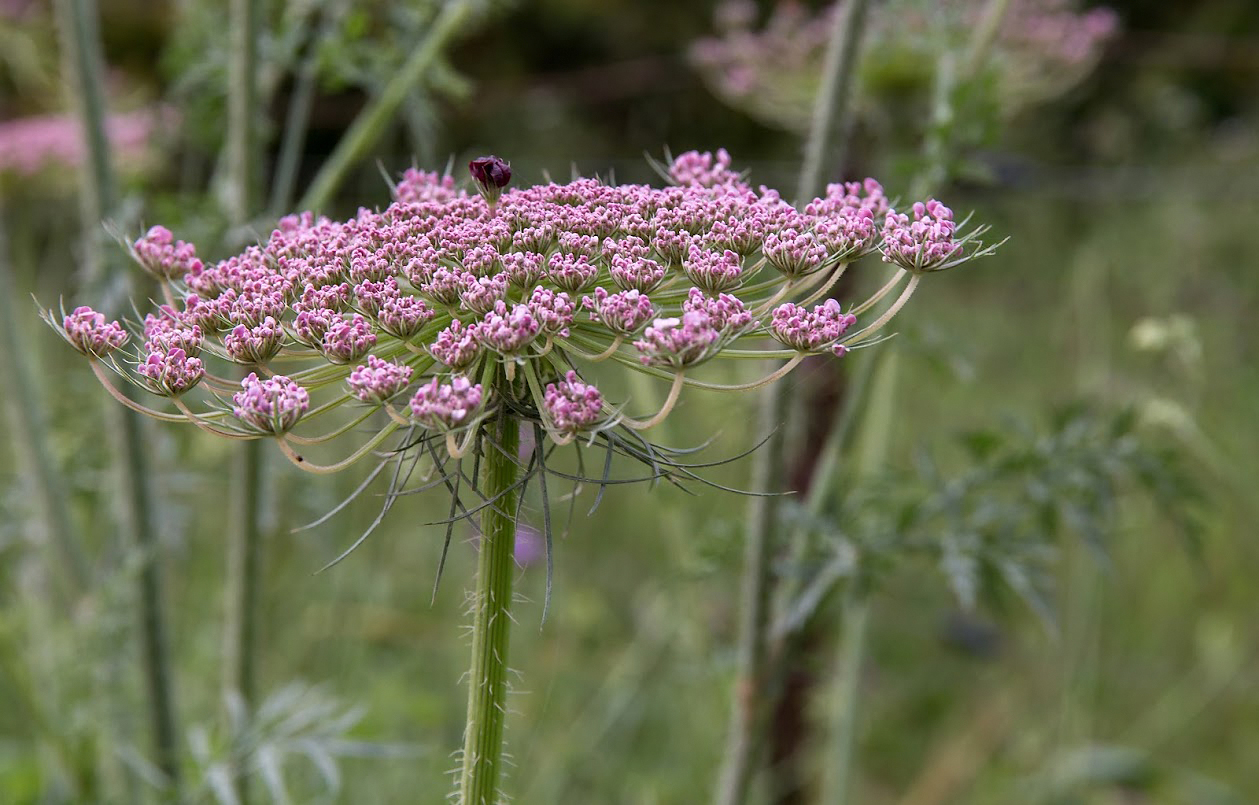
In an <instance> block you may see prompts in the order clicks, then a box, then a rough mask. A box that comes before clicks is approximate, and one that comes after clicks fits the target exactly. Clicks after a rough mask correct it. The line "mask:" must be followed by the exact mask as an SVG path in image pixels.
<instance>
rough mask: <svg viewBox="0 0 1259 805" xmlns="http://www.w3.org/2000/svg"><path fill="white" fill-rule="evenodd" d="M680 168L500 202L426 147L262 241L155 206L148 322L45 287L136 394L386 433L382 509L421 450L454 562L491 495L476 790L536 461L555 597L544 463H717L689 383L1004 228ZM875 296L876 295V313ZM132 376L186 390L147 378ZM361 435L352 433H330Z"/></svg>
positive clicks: (298, 450)
mask: <svg viewBox="0 0 1259 805" xmlns="http://www.w3.org/2000/svg"><path fill="white" fill-rule="evenodd" d="M661 170H662V173H663V174H664V175H665V176H666V177H667V178H668V179H669V181H670V185H669V186H667V187H664V188H654V187H649V186H646V185H607V184H603V183H600V182H598V181H596V180H591V179H578V180H575V181H573V182H570V183H568V184H565V185H559V184H554V183H551V184H546V185H539V186H536V187H530V188H525V189H506V185H507V182H508V180H509V178H510V174H509V172H508V169H507V167H506V163H505V162H504V161H502V160H498V159H497V158H495V157H486V158H483V159H480V160H475V161H474V162H473V173H474V177H475V178H476V180H477V184H478V185H479V186H480V188H481V189H482V191H483V192H486V193H487V194H488V195H489V196H492V197H493V204H491V203H490V202H489V201H488V200H487V199H486V198H483V197H481V196H479V195H475V194H469V193H468V192H466V191H465V190H463V189H460V188H457V187H456V186H455V183H454V182H453V181H452V180H451V179H450V178H449V177H441V176H437V175H436V174H429V173H423V172H420V171H409V172H408V173H407V175H406V176H405V177H404V178H403V180H402V182H400V183H399V185H398V186H397V187H396V188H395V197H396V198H397V199H398V200H396V201H395V202H394V203H393V204H391V205H390V206H389V207H387V208H386V209H384V210H383V211H380V212H372V211H368V210H361V211H360V212H359V214H358V215H357V216H356V217H355V218H353V219H351V220H349V221H344V222H334V221H331V220H329V219H327V218H318V217H316V216H314V215H312V214H310V213H302V214H300V215H293V216H289V217H287V218H284V219H282V220H281V221H280V223H279V226H278V227H277V229H276V230H275V231H274V232H273V233H272V234H271V236H270V237H269V238H268V240H267V241H266V242H265V243H261V244H258V245H255V246H251V247H249V248H247V249H245V250H244V252H242V253H241V254H239V255H236V256H233V257H229V258H228V259H226V260H223V261H221V262H219V263H217V264H214V265H206V264H203V263H202V262H201V261H200V260H197V259H196V258H195V254H194V253H193V251H192V250H191V249H190V248H189V247H188V246H187V244H183V243H180V242H177V241H174V240H173V238H172V237H171V236H170V234H169V233H167V232H165V230H160V229H155V230H154V231H151V232H150V233H149V234H148V235H146V236H145V237H143V238H141V239H140V240H139V241H138V242H137V244H136V246H135V251H136V253H137V254H143V255H149V257H148V259H146V260H144V261H142V262H143V264H144V265H145V266H146V267H149V266H158V267H159V269H158V270H153V269H152V268H150V271H151V273H154V274H155V275H156V276H159V277H160V278H161V279H162V281H163V287H164V298H165V302H166V304H164V305H161V306H160V307H159V308H158V309H157V310H156V311H155V312H153V313H150V314H148V315H147V316H146V318H145V320H144V321H143V322H126V323H125V324H123V323H118V322H108V321H106V320H104V318H103V317H98V315H97V314H95V312H94V311H92V310H90V309H88V308H81V309H78V310H76V311H75V312H74V313H72V314H69V315H63V316H54V315H52V314H51V313H46V317H47V318H48V320H49V322H50V324H52V325H53V326H54V327H55V328H56V329H57V330H58V331H60V332H61V333H62V334H63V336H65V337H66V339H67V340H68V341H69V342H70V343H71V344H72V345H74V346H75V348H76V349H78V350H79V351H80V352H81V353H83V355H84V356H85V357H87V358H88V360H89V362H90V364H91V366H92V368H93V371H94V372H95V374H96V376H97V377H98V378H99V379H100V380H101V382H102V383H103V384H104V385H105V387H106V389H107V390H109V391H110V393H111V394H113V395H114V396H115V397H116V398H117V399H118V400H119V401H120V402H122V403H123V404H124V405H128V406H129V407H132V408H133V409H135V410H138V411H142V412H143V413H146V414H149V415H151V416H154V417H157V418H159V419H163V420H166V421H183V422H191V423H192V424H194V425H195V426H197V427H199V428H201V429H202V430H205V431H207V432H209V433H214V434H216V435H219V436H223V437H226V438H232V439H238V440H255V439H268V440H271V441H273V442H274V443H275V444H276V445H277V446H278V447H279V449H280V451H281V452H282V453H283V454H284V455H285V456H286V457H287V458H288V459H289V460H290V461H291V462H292V463H293V464H294V465H296V466H297V467H299V468H301V469H304V470H306V471H308V472H315V473H328V472H336V471H339V470H341V469H344V468H346V467H349V466H351V465H353V464H355V463H357V462H358V461H360V460H363V459H365V458H368V457H369V456H381V455H383V456H384V459H383V466H388V465H390V464H392V465H394V468H395V469H394V472H393V473H392V477H393V478H394V480H393V481H392V482H391V487H390V491H389V496H388V497H387V499H386V501H387V502H386V509H388V508H389V507H390V506H392V504H393V502H394V501H395V500H396V499H397V497H398V495H400V494H403V493H404V492H407V493H409V492H411V491H414V490H413V489H410V488H406V485H407V483H408V479H409V478H410V477H411V475H412V473H413V471H414V470H415V469H416V468H417V467H418V466H419V465H420V464H421V463H423V464H424V466H425V467H426V469H425V470H424V471H423V473H424V477H425V479H426V480H425V481H424V483H423V484H422V485H421V486H420V487H419V488H420V489H426V488H427V489H431V488H444V489H445V490H446V491H447V493H448V494H449V496H450V517H449V518H448V519H447V520H445V521H443V523H444V524H445V526H446V545H445V547H443V553H442V557H441V560H440V562H439V570H438V573H439V574H440V572H441V571H440V567H441V565H442V564H443V563H444V559H445V551H446V548H447V547H448V546H449V542H450V536H451V528H452V527H453V524H454V523H455V522H456V521H458V520H464V519H470V518H472V517H473V516H476V515H479V516H480V517H481V533H482V535H483V539H482V544H481V549H480V550H481V556H480V560H479V566H478V570H477V582H476V595H475V598H474V601H475V606H474V631H473V659H472V666H471V671H470V677H469V682H468V689H469V704H468V724H467V734H466V737H465V749H464V752H463V756H462V763H463V767H462V773H461V775H460V797H461V799H460V801H461V802H462V803H464V805H489V803H493V802H495V801H497V798H498V796H499V794H498V791H499V785H500V779H499V778H500V765H501V763H500V761H501V757H502V745H503V730H504V726H505V719H506V714H505V705H504V701H505V699H504V697H505V694H506V681H505V676H506V662H507V650H508V645H509V629H510V624H511V615H510V607H511V582H512V573H513V570H512V567H511V555H512V548H513V544H514V535H515V531H516V526H517V523H518V522H519V520H520V509H521V505H522V501H523V500H524V498H525V496H526V494H527V492H528V489H529V488H530V486H535V487H536V489H537V491H538V492H539V493H540V496H541V500H542V506H541V510H542V512H543V517H544V520H545V522H544V526H545V529H544V535H545V537H546V544H547V558H548V585H547V589H548V593H547V597H548V602H549V596H550V527H549V512H548V509H547V501H548V498H547V479H548V478H551V479H562V480H570V481H589V482H591V483H593V484H595V485H597V486H599V487H600V489H601V490H602V489H603V488H605V487H606V486H608V485H611V484H613V483H621V482H624V481H622V480H619V479H617V480H613V479H611V478H610V477H609V470H608V469H605V470H604V473H603V475H602V476H599V477H594V478H588V477H585V476H584V475H573V474H569V473H565V472H562V471H560V470H558V469H556V468H555V466H554V462H553V456H554V453H555V451H556V450H558V449H560V448H564V447H572V448H573V449H575V450H577V451H579V456H580V454H581V452H580V451H582V450H585V449H596V450H599V451H600V452H601V453H602V454H603V455H602V457H601V458H602V463H603V464H604V466H605V467H609V466H610V464H611V461H612V458H613V457H614V456H617V455H620V456H624V457H628V458H631V459H633V460H635V461H637V462H639V463H641V464H642V465H644V466H645V467H646V468H647V471H646V473H645V474H644V475H643V476H642V478H641V479H640V480H656V479H661V478H664V479H667V480H669V481H671V482H675V483H686V482H689V481H699V482H703V479H702V478H701V477H700V476H699V474H698V473H697V472H696V469H697V467H699V466H700V465H696V464H688V463H686V461H685V460H684V453H683V452H682V451H678V450H671V449H668V448H664V447H660V446H658V445H655V444H653V443H652V442H651V441H649V440H648V439H647V438H646V437H645V436H644V435H643V433H644V432H645V431H648V430H650V429H651V428H653V427H655V426H656V425H658V424H659V423H661V422H662V421H664V420H665V418H666V417H667V416H668V415H669V413H670V411H671V410H672V409H673V408H674V406H675V405H676V404H677V402H678V400H679V399H680V397H681V395H682V392H683V390H684V389H686V388H688V387H691V388H702V389H709V390H715V391H725V392H740V391H749V390H753V389H757V388H760V387H762V386H765V385H767V384H769V383H772V382H774V381H776V380H778V379H780V378H781V377H783V376H785V375H786V374H787V373H789V372H790V371H791V370H792V369H793V368H794V367H795V366H797V365H798V364H799V363H800V362H801V361H802V360H803V359H804V357H805V356H807V355H813V354H826V355H833V356H842V355H844V354H846V353H847V352H848V351H850V350H851V349H854V348H858V347H861V346H866V345H869V344H872V343H874V342H875V341H876V340H877V338H878V336H879V333H880V331H881V330H882V329H883V328H884V327H885V326H886V325H887V323H888V322H889V321H890V320H891V317H892V316H893V315H894V313H895V311H896V310H899V309H900V307H901V306H902V305H903V304H904V303H905V301H906V300H907V299H908V298H909V296H910V294H912V293H913V291H914V288H915V287H916V286H917V282H918V278H919V277H920V276H921V275H922V274H923V273H924V272H926V271H929V270H931V269H933V268H941V267H944V266H945V265H946V264H948V265H953V264H956V263H957V262H959V261H962V260H967V259H973V258H975V257H978V256H981V255H984V254H988V253H990V252H991V251H992V248H993V247H984V246H983V244H982V243H980V242H979V241H978V239H977V236H978V235H979V234H980V233H981V232H982V229H979V230H975V231H972V232H970V233H968V234H961V233H959V232H958V231H957V228H956V227H955V226H954V225H953V221H952V217H951V213H948V214H946V212H947V208H945V207H943V205H940V204H939V203H938V202H930V203H929V204H927V205H924V206H923V211H922V214H921V215H919V214H917V211H916V208H915V215H914V220H913V221H911V220H910V219H909V218H908V217H901V216H897V215H896V214H895V213H894V212H893V211H892V210H891V209H890V206H889V202H888V200H887V198H886V197H885V196H884V194H883V190H882V187H881V186H880V185H879V184H878V183H877V182H875V181H873V180H866V181H865V182H864V183H847V184H832V185H830V186H828V188H827V190H826V193H825V195H824V196H822V197H819V198H816V199H813V200H812V201H810V202H809V203H808V204H806V205H804V206H803V208H801V209H797V208H795V207H793V206H792V205H790V204H788V203H787V202H785V201H783V200H782V199H781V197H780V196H779V195H778V194H777V193H776V192H775V191H772V190H768V189H765V188H762V189H761V190H760V191H759V192H757V191H754V190H753V189H752V188H751V187H750V186H749V185H748V184H747V183H745V181H744V180H743V178H742V176H741V175H740V174H739V173H737V172H736V171H734V170H733V169H732V168H731V160H730V157H729V155H728V154H726V153H725V152H724V151H719V152H718V153H717V154H716V155H713V154H707V153H706V154H700V153H696V152H690V153H687V154H683V155H681V156H680V157H678V158H677V159H676V160H673V161H672V162H671V164H669V165H668V166H662V167H661ZM487 186H488V187H489V188H492V190H490V189H487ZM927 217H929V218H930V220H929V221H928V220H927ZM880 223H882V228H881V229H880V226H879V224H880ZM915 250H917V252H921V253H922V254H921V256H915V255H917V252H916V251H915ZM879 251H883V253H884V254H885V259H888V260H892V261H894V262H896V263H897V264H898V265H900V266H901V267H902V269H903V270H902V271H899V272H898V273H897V275H896V276H895V277H894V278H893V279H892V280H891V281H890V282H889V283H887V284H886V285H885V286H884V287H883V289H881V290H880V291H879V292H878V293H877V294H876V295H875V296H874V297H872V298H871V299H869V300H866V301H865V302H863V303H861V304H859V305H856V306H853V307H849V308H845V307H844V306H842V305H841V304H840V303H839V302H838V301H836V300H833V299H826V297H827V296H828V293H829V292H830V290H831V289H832V288H833V287H834V284H835V282H836V281H837V280H838V279H839V277H840V276H841V275H842V274H843V272H844V271H845V270H846V268H847V267H848V266H849V265H850V264H851V263H852V262H853V261H855V260H857V259H859V258H861V257H863V256H865V255H869V254H873V253H875V252H879ZM905 277H909V278H910V279H909V281H908V282H903V280H904V278H905ZM897 289H899V294H898V295H897V296H896V298H895V299H894V301H892V302H891V303H890V304H889V303H887V302H885V301H884V300H885V298H887V297H888V296H889V295H891V294H892V293H893V292H894V291H896V290H897ZM823 299H826V301H824V302H823V301H821V300H823ZM867 313H869V314H871V319H872V320H871V321H870V322H869V323H868V324H865V325H864V326H860V322H861V319H860V318H859V317H863V316H865V315H866V314H867ZM766 336H769V337H770V339H772V341H770V343H773V342H776V343H777V346H776V347H774V346H771V347H767V346H766V344H767V341H769V339H767V338H766ZM128 344H143V347H142V348H141V349H139V350H136V349H134V348H129V347H128V346H127V345H128ZM769 358H773V359H778V360H779V361H781V365H779V366H778V367H777V368H775V369H773V370H772V371H770V372H768V373H767V374H765V375H764V376H761V377H758V378H754V379H750V380H748V381H746V382H739V383H728V382H727V383H720V382H716V378H714V377H713V376H712V375H710V374H709V372H708V365H709V364H710V363H711V364H715V363H716V362H718V361H722V362H726V363H729V362H735V363H738V362H745V363H747V362H750V363H751V365H753V366H763V365H765V362H766V359H769ZM232 363H235V364H237V365H240V366H246V367H249V368H250V369H251V371H250V374H249V375H248V376H247V377H246V378H245V379H244V380H243V381H241V382H240V383H239V384H238V383H235V382H233V381H231V380H229V379H227V378H226V377H225V372H224V371H223V369H222V368H221V367H224V366H226V365H228V364H232ZM600 364H601V365H605V366H615V367H618V368H620V369H626V370H633V371H636V372H641V373H644V374H646V375H648V376H649V377H652V378H656V379H658V380H659V381H661V382H663V383H665V384H667V389H668V391H667V393H666V394H665V400H664V402H663V404H662V405H661V406H660V407H659V408H657V409H655V410H649V411H641V410H638V409H637V408H636V406H635V404H634V400H632V399H630V400H619V401H613V400H609V399H607V398H606V397H605V396H604V394H603V392H601V391H600V390H599V388H598V387H597V386H596V385H595V384H594V383H593V382H591V379H590V375H591V372H590V370H591V368H592V367H594V366H595V365H600ZM150 366H151V367H153V368H145V369H143V370H141V369H140V367H150ZM155 376H156V378H158V379H155ZM120 379H121V381H122V382H124V383H133V384H137V385H139V386H141V387H142V388H144V389H146V390H148V391H150V392H152V393H153V394H155V395H157V396H158V397H160V398H163V399H164V400H165V405H164V406H161V407H150V406H147V405H141V404H139V403H136V402H134V401H132V400H131V399H130V398H129V397H128V396H127V395H126V394H124V393H122V391H121V390H120V388H119V385H118V383H119V380H120ZM380 414H383V418H382V417H378V416H377V415H380ZM382 419H383V424H381V425H380V427H379V428H378V429H377V430H376V431H375V432H374V433H370V434H369V435H366V436H362V435H361V434H362V428H363V426H364V425H366V424H367V423H369V422H381V421H382ZM522 427H530V428H532V429H533V431H534V434H535V438H534V446H533V448H532V450H531V451H529V454H528V455H527V457H526V458H521V457H520V456H519V455H518V450H517V445H518V439H519V431H520V428H522ZM351 434H353V435H351ZM351 439H357V441H356V442H355V443H354V444H353V445H351V446H350V448H349V449H348V452H346V453H345V454H344V456H343V457H342V458H340V459H337V460H333V461H330V462H327V463H321V462H320V461H318V460H316V457H315V456H314V455H313V452H312V451H315V450H320V449H322V447H323V446H324V445H329V444H331V443H333V442H340V441H347V440H351ZM468 458H472V464H473V467H472V469H471V471H470V472H469V471H467V470H466V469H465V464H466V462H467V459H468ZM548 461H552V464H551V465H550V466H548ZM383 466H382V469H383ZM626 480H633V479H626ZM369 533H370V532H369ZM366 536H367V535H366V534H364V535H362V536H361V537H360V538H359V540H358V542H355V543H354V545H351V546H350V548H349V550H347V551H346V553H347V554H348V553H349V551H350V550H353V548H354V546H356V545H357V544H359V543H361V542H362V540H363V539H365V538H366ZM343 556H344V554H343ZM334 561H339V558H338V560H334ZM544 613H545V610H544Z"/></svg>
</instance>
